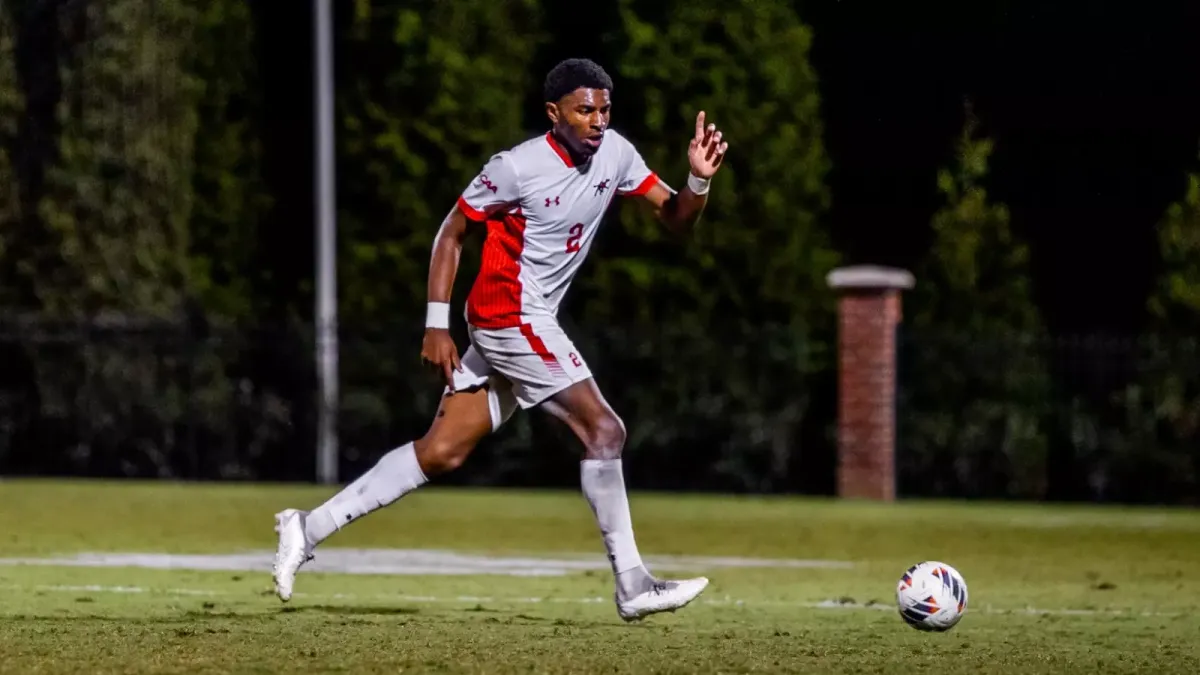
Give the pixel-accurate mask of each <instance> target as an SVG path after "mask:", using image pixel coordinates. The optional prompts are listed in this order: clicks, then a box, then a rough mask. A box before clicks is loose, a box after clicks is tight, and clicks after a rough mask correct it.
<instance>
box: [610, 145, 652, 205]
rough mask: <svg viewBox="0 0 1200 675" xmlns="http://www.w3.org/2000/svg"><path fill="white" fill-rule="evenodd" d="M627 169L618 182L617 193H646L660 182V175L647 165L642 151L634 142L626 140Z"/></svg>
mask: <svg viewBox="0 0 1200 675" xmlns="http://www.w3.org/2000/svg"><path fill="white" fill-rule="evenodd" d="M623 145H624V150H625V161H624V166H625V170H624V173H623V175H622V176H621V180H620V182H619V183H618V184H617V194H619V195H621V196H623V197H636V196H639V195H644V194H646V193H647V192H649V191H650V189H651V188H653V187H654V186H655V185H656V184H657V183H659V182H660V181H659V178H658V175H657V174H655V173H654V172H653V171H651V170H650V167H648V166H646V160H644V159H642V153H640V152H638V150H637V148H636V147H634V145H633V143H630V142H628V141H625V143H624V144H623Z"/></svg>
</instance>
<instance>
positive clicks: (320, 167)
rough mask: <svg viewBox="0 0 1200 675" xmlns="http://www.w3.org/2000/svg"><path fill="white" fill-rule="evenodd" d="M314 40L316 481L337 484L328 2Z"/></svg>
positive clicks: (318, 13)
mask: <svg viewBox="0 0 1200 675" xmlns="http://www.w3.org/2000/svg"><path fill="white" fill-rule="evenodd" d="M313 9H314V11H315V17H314V30H315V33H316V35H315V38H316V46H317V48H316V63H315V64H314V66H315V70H316V87H315V89H316V101H315V104H316V113H317V114H316V121H317V129H316V134H317V137H316V151H317V152H316V174H317V175H316V183H317V185H316V195H317V204H316V209H317V242H316V244H317V297H316V305H317V306H316V322H315V323H316V342H317V355H316V356H317V372H318V378H319V381H320V400H319V407H318V410H317V480H319V481H320V482H322V483H326V484H328V483H336V482H337V479H338V476H337V474H338V461H337V460H338V435H337V412H338V407H339V405H338V341H337V340H338V330H337V236H336V235H337V220H336V199H337V193H336V188H335V186H334V175H333V168H334V157H333V133H334V132H333V16H332V14H333V12H332V0H313Z"/></svg>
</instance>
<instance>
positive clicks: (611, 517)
mask: <svg viewBox="0 0 1200 675" xmlns="http://www.w3.org/2000/svg"><path fill="white" fill-rule="evenodd" d="M579 476H580V484H581V485H582V487H583V494H584V496H585V497H587V500H588V503H589V504H591V506H592V513H594V514H595V515H596V523H597V524H598V525H599V526H600V533H601V534H602V535H604V548H606V549H607V550H608V560H609V562H611V563H612V569H613V574H614V575H615V576H616V578H617V586H618V590H620V591H622V594H623V595H626V596H628V595H630V594H636V593H637V592H640V589H641V588H642V587H643V586H644V585H645V582H646V580H648V579H649V578H650V575H649V572H647V571H646V568H645V567H644V566H643V565H642V556H641V554H639V553H638V549H637V543H636V542H634V540H633V519H632V518H631V517H630V515H629V497H628V495H626V494H625V475H624V473H623V469H622V466H621V460H619V459H585V460H583V461H582V462H580V463H579Z"/></svg>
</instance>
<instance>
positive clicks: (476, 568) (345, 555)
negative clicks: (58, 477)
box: [0, 548, 854, 577]
mask: <svg viewBox="0 0 1200 675" xmlns="http://www.w3.org/2000/svg"><path fill="white" fill-rule="evenodd" d="M274 555H275V552H274V551H271V550H260V551H243V552H239V553H228V554H217V555H213V554H178V553H149V552H147V553H77V554H73V555H65V556H59V557H52V558H0V566H11V565H41V566H51V567H139V568H147V569H166V570H181V569H188V570H208V571H242V572H255V571H266V570H270V569H271V562H272V559H273V558H274ZM646 562H647V563H649V564H650V565H652V566H653V567H654V568H655V569H658V570H663V571H675V572H679V571H701V570H709V569H729V568H743V569H748V568H749V569H754V568H757V569H850V568H852V567H853V566H854V564H853V563H852V562H849V561H844V560H796V559H769V558H743V557H733V556H723V557H703V556H648V557H647V559H646ZM607 569H609V562H608V560H607V559H606V558H605V557H604V556H603V555H581V554H570V553H561V554H554V555H552V556H550V557H544V556H535V555H516V556H514V555H481V554H474V553H464V552H457V551H434V550H422V549H351V548H328V549H321V550H319V551H318V552H317V556H316V558H315V559H314V560H313V561H312V562H310V563H309V564H308V565H306V566H305V571H308V572H329V573H339V574H395V575H439V576H442V575H502V576H518V577H540V576H565V575H568V574H573V573H580V572H587V571H603V570H607Z"/></svg>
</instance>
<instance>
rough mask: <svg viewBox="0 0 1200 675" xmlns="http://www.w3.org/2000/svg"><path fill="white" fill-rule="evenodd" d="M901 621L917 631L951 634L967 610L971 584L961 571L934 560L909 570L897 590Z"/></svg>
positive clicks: (901, 578)
mask: <svg viewBox="0 0 1200 675" xmlns="http://www.w3.org/2000/svg"><path fill="white" fill-rule="evenodd" d="M896 605H897V606H898V607H899V609H900V618H902V619H904V622H905V623H907V624H908V625H910V626H912V627H913V628H916V629H917V630H924V631H939V632H940V631H947V630H950V629H951V628H953V627H954V625H955V624H957V623H958V622H959V621H960V620H961V619H962V617H963V614H964V613H965V612H966V611H967V582H966V581H964V580H963V578H962V575H961V574H959V573H958V570H956V569H954V568H953V567H951V566H949V565H947V564H946V563H943V562H937V561H936V560H930V561H926V562H923V563H918V564H916V565H913V566H912V567H910V568H908V570H907V571H905V572H904V575H903V576H901V577H900V583H899V585H898V586H897V587H896Z"/></svg>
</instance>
